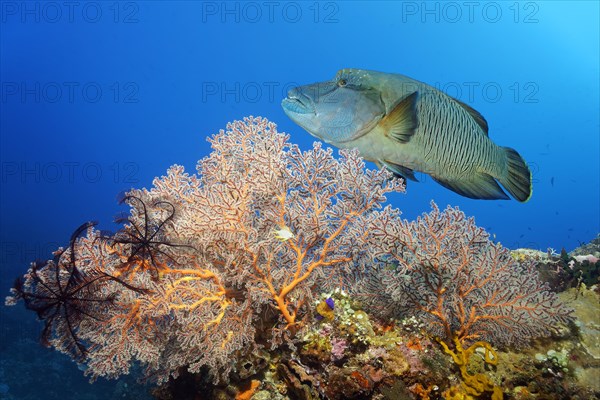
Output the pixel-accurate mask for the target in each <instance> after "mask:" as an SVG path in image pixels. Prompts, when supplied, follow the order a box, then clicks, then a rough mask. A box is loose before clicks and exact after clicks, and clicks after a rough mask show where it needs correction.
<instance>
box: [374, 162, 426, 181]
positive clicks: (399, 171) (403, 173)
mask: <svg viewBox="0 0 600 400" xmlns="http://www.w3.org/2000/svg"><path fill="white" fill-rule="evenodd" d="M378 164H380V165H383V166H385V167H386V168H387V169H389V170H390V171H392V172H393V173H394V175H396V176H399V177H400V178H402V179H404V182H406V179H407V178H408V179H410V180H411V181H415V182H419V180H418V179H417V178H416V177H415V172H414V171H413V170H412V169H410V168H407V167H403V166H402V165H399V164H394V163H393V162H390V161H388V160H383V161H379V162H378Z"/></svg>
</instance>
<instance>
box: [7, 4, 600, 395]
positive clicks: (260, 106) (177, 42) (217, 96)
mask: <svg viewBox="0 0 600 400" xmlns="http://www.w3.org/2000/svg"><path fill="white" fill-rule="evenodd" d="M0 12H1V13H0V18H1V21H0V74H1V76H0V78H1V79H0V80H1V93H0V107H1V108H0V185H1V189H0V268H1V269H0V294H2V296H4V295H5V294H6V293H7V291H8V288H9V287H10V285H11V284H12V281H13V279H14V278H15V277H16V276H17V275H19V274H22V273H23V272H24V271H25V270H26V269H27V267H28V263H29V262H30V261H31V260H34V259H37V258H47V257H49V253H50V252H51V251H53V250H54V249H56V248H57V247H58V246H59V245H65V244H66V242H67V241H68V237H69V235H70V234H71V232H72V231H73V229H74V228H75V227H77V226H78V225H79V224H80V223H81V222H83V221H86V220H98V221H100V227H101V228H105V229H114V225H113V224H112V217H113V216H114V215H115V214H116V213H117V212H118V211H119V210H120V207H119V206H118V204H117V201H116V196H117V194H118V193H119V192H121V191H123V190H127V189H129V188H131V187H149V186H150V184H151V181H152V179H153V178H154V177H155V176H160V175H162V174H163V173H164V172H165V170H166V169H167V168H168V167H169V166H170V165H172V164H174V163H178V164H182V165H184V166H185V167H186V168H187V169H188V170H189V171H195V163H196V161H197V160H198V159H199V158H202V157H204V156H206V155H208V153H209V151H210V148H209V144H208V143H207V142H206V140H205V138H206V137H207V136H209V135H212V134H214V133H216V132H218V130H219V129H222V128H224V127H225V125H226V123H227V122H229V121H233V120H235V119H241V118H243V117H244V116H248V115H255V116H257V115H260V116H263V117H266V118H268V119H270V120H272V121H273V122H275V123H277V124H278V127H279V130H280V131H285V132H287V133H289V134H290V135H291V141H292V142H295V143H298V144H299V145H300V146H301V147H302V148H303V149H308V148H309V147H310V146H311V144H312V142H313V141H314V139H313V137H311V136H310V135H308V134H307V133H306V132H305V131H303V130H302V129H301V128H300V127H298V126H297V125H295V124H294V123H293V122H292V121H291V120H289V119H288V118H287V117H286V116H285V114H284V113H283V111H282V109H281V107H280V102H281V99H282V98H284V97H285V95H286V91H287V89H289V88H290V87H292V86H296V85H299V84H307V83H311V82H317V81H323V80H327V79H330V78H332V77H333V76H334V75H335V73H336V71H337V70H339V69H341V68H347V67H352V68H364V69H373V70H378V71H384V72H395V73H402V74H405V75H408V76H410V77H412V78H415V79H418V80H421V81H423V82H426V83H428V84H430V85H433V86H435V87H437V88H440V89H441V90H444V91H446V92H447V93H448V94H450V95H452V96H454V97H457V98H459V99H460V100H461V101H463V102H466V103H468V104H469V105H471V106H473V107H474V108H475V109H477V110H478V111H480V112H481V113H482V114H483V115H484V116H485V117H486V119H487V121H488V123H489V126H490V131H489V132H490V137H491V138H492V139H493V140H494V141H495V142H496V143H498V144H500V145H504V146H510V147H514V148H515V149H517V150H518V151H519V152H520V153H521V155H522V156H523V157H524V158H525V159H526V160H527V161H528V163H529V165H530V168H531V170H532V172H533V179H534V189H533V197H532V198H531V200H530V201H529V202H528V203H525V204H520V203H518V202H516V201H514V200H511V201H477V200H471V199H467V198H463V197H460V196H459V195H457V194H454V193H452V192H450V191H448V190H446V189H444V188H442V187H441V186H440V185H438V184H437V183H435V182H433V181H432V180H431V179H430V178H428V177H427V176H424V175H423V176H420V180H421V182H420V183H412V182H411V184H410V185H409V187H408V189H407V193H406V194H404V195H397V196H392V197H391V198H390V201H391V203H392V204H393V205H394V206H396V207H398V208H400V209H401V210H402V211H403V213H404V216H405V217H406V218H409V219H413V218H415V217H416V216H417V215H419V214H421V213H423V212H426V211H429V210H430V206H429V202H430V200H431V199H434V200H435V201H436V202H437V204H439V205H440V206H441V207H444V206H445V205H446V204H450V205H457V206H459V207H460V208H461V209H462V210H463V211H464V212H465V213H466V214H467V215H470V216H474V217H475V218H476V221H477V223H478V224H479V225H480V226H483V227H485V228H486V229H487V230H488V231H489V232H490V233H491V234H493V235H495V238H496V240H498V241H500V242H502V243H503V244H504V245H506V246H508V247H510V248H518V247H530V248H535V249H541V250H544V251H545V250H546V249H547V248H549V247H550V248H554V249H556V250H560V249H561V248H563V247H564V248H566V249H567V250H572V249H573V248H575V247H577V246H578V245H579V244H580V243H583V242H587V241H589V240H591V239H593V238H594V237H596V235H597V234H598V232H599V231H600V156H599V154H600V138H599V136H600V135H599V130H600V125H599V110H600V104H599V76H600V71H599V37H600V32H599V13H600V10H599V4H598V2H595V1H580V2H578V1H551V2H550V1H548V2H544V1H533V2H528V1H521V2H513V1H508V2H487V1H481V2H480V1H475V2H460V1H459V2H420V1H416V2H412V1H406V2H360V1H331V2H328V1H326V2H312V1H309V2H261V1H258V2H221V1H217V2H211V1H208V2H160V1H148V2H143V1H131V2H129V1H125V2H113V1H106V2H104V1H102V2H99V1H97V2H94V1H92V2H62V1H60V2H37V1H33V2H21V1H2V2H0ZM370 167H371V168H373V167H374V166H373V165H370ZM22 309H23V307H22V306H21V305H20V306H19V307H18V309H10V310H6V309H4V308H3V309H2V311H1V313H0V316H1V318H2V320H1V324H2V341H4V343H3V346H4V348H2V347H0V349H1V350H2V353H3V354H6V353H5V351H6V350H7V348H8V347H9V346H12V343H13V341H16V340H17V337H18V336H20V335H22V336H21V337H18V340H19V341H27V340H29V341H35V340H36V335H37V334H38V332H39V329H37V328H36V329H35V330H34V329H29V328H31V327H32V326H33V325H35V322H34V321H33V319H34V317H33V314H32V313H27V314H25V313H24V312H22ZM30 314H31V315H30ZM23 315H25V317H23ZM22 318H28V319H29V320H27V321H24V322H18V324H17V322H16V321H21V319H22ZM15 324H17V325H15ZM19 324H22V325H19ZM32 343H33V342H32ZM20 345H21V346H24V348H25V347H27V346H25V345H23V344H22V343H21V344H20ZM27 348H29V347H27ZM29 351H30V352H31V355H29V359H30V360H31V368H32V370H31V371H32V372H31V373H32V375H36V374H41V373H48V371H44V370H43V369H41V370H36V366H37V367H39V368H41V367H40V365H47V364H43V363H38V364H36V363H35V360H39V359H41V358H43V357H55V359H56V360H57V361H56V362H57V363H61V362H63V361H64V360H65V358H64V357H62V356H59V355H57V354H54V353H52V354H53V355H49V351H48V350H45V349H43V348H41V347H39V349H38V348H35V349H30V350H29ZM2 359H3V361H2V369H0V386H1V385H2V384H5V385H8V386H10V391H12V392H14V391H15V390H25V389H24V388H17V387H16V386H15V383H14V382H13V381H10V379H8V378H7V377H10V376H11V374H10V371H8V370H7V369H10V365H11V364H10V360H6V358H4V357H3V358H2ZM19 362H21V363H27V359H24V360H20V361H19ZM57 365H58V366H57V367H56V368H57V369H58V372H57V373H64V374H67V375H68V376H72V379H73V380H75V381H76V382H79V380H80V381H81V382H85V380H84V379H83V378H81V377H80V376H79V375H81V374H80V372H79V371H77V369H76V366H74V365H70V364H67V366H64V365H63V366H61V365H59V364H57ZM69 365H70V369H68V368H69ZM20 368H22V366H21V367H20ZM61 368H67V369H64V370H61ZM61 371H66V372H61ZM77 384H79V383H73V385H77ZM82 385H83V383H82ZM100 385H102V384H100ZM108 385H109V386H110V387H113V386H114V382H113V383H109V384H108ZM75 387H77V386H75ZM82 387H83V386H82ZM97 387H98V386H97ZM100 387H101V386H100ZM3 390H4V389H3V387H0V398H2V396H3V394H2V391H3ZM111 390H112V389H111ZM21 393H24V392H21ZM22 396H24V395H22ZM16 398H19V397H16ZM99 398H102V397H99Z"/></svg>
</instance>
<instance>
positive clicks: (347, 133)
mask: <svg viewBox="0 0 600 400" xmlns="http://www.w3.org/2000/svg"><path fill="white" fill-rule="evenodd" d="M360 71H361V70H341V71H339V72H338V73H337V75H336V76H335V78H334V79H332V80H330V81H325V82H320V83H314V84H311V85H305V86H298V87H295V88H293V89H291V90H290V91H289V92H288V95H287V98H285V99H284V100H283V101H282V103H281V106H282V107H283V110H284V112H285V113H286V114H287V116H288V117H290V119H291V120H292V121H294V122H295V123H296V124H298V125H300V126H301V127H302V128H304V129H305V130H306V131H307V132H308V133H310V134H311V135H313V136H315V137H317V138H319V139H321V140H323V141H325V142H327V143H332V144H337V143H344V142H350V141H352V140H355V139H357V138H359V137H361V136H362V135H364V134H366V133H368V132H369V131H371V130H372V129H373V128H374V127H375V126H376V125H377V123H378V122H379V121H380V120H381V118H382V117H383V116H384V115H385V105H384V103H383V100H382V98H381V94H380V91H379V90H377V89H376V88H375V87H373V86H371V85H370V84H369V83H370V82H369V79H368V78H369V76H368V74H365V73H361V72H360Z"/></svg>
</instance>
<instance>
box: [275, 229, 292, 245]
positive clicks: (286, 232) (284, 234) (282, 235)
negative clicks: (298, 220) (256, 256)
mask: <svg viewBox="0 0 600 400" xmlns="http://www.w3.org/2000/svg"><path fill="white" fill-rule="evenodd" d="M275 237H276V238H277V239H279V240H281V241H282V242H285V241H286V240H290V239H292V238H293V237H294V233H293V232H292V231H291V230H290V228H288V227H287V226H282V227H281V228H279V229H278V230H276V231H275Z"/></svg>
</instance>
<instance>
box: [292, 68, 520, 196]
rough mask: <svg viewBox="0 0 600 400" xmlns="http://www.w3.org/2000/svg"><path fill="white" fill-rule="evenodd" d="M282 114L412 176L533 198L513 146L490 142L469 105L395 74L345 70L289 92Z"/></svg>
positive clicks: (465, 191)
mask: <svg viewBox="0 0 600 400" xmlns="http://www.w3.org/2000/svg"><path fill="white" fill-rule="evenodd" d="M282 107H283V109H284V111H285V113H286V114H287V115H288V116H289V117H290V118H291V119H292V120H293V121H294V122H295V123H297V124H298V125H300V126H301V127H302V128H304V129H305V130H307V131H308V132H309V133H310V134H311V135H313V136H315V137H317V138H319V139H321V140H323V141H325V142H326V143H330V144H332V145H334V146H336V147H339V148H356V149H358V150H359V152H360V154H361V156H362V157H363V158H365V159H366V160H369V161H373V162H375V163H376V164H377V165H378V166H379V167H382V166H385V167H386V168H388V169H390V170H391V171H392V172H394V173H395V174H396V175H399V176H402V177H403V178H405V179H411V180H416V178H415V175H414V172H415V171H419V172H423V173H426V174H428V175H430V176H431V177H432V178H433V179H434V180H435V181H437V182H438V183H440V184H441V185H443V186H444V187H446V188H448V189H450V190H453V191H454V192H456V193H458V194H461V195H463V196H466V197H470V198H473V199H509V197H508V196H507V195H506V193H505V192H504V190H502V188H501V187H500V185H499V184H498V182H499V183H500V184H501V185H502V186H503V187H504V188H505V189H506V190H507V191H508V192H509V193H510V194H511V195H512V196H513V197H514V198H515V199H517V200H518V201H521V202H525V201H527V200H529V198H530V197H531V172H530V170H529V168H528V167H527V164H526V163H525V160H524V159H523V158H522V157H521V156H520V155H519V153H517V152H516V151H515V150H513V149H511V148H509V147H502V146H498V145H497V144H495V143H494V142H493V141H492V140H491V139H490V138H489V136H488V124H487V122H486V120H485V118H484V117H483V116H482V115H481V114H480V113H479V112H477V111H475V110H474V109H473V108H471V107H470V106H468V105H467V104H465V103H463V102H461V101H459V100H457V99H454V98H452V97H450V96H448V95H446V94H445V93H443V92H441V91H439V90H437V89H435V88H434V87H432V86H429V85H427V84H425V83H422V82H419V81H416V80H414V79H411V78H408V77H406V76H403V75H399V74H387V73H382V72H376V71H366V70H360V69H342V70H340V71H339V72H338V73H337V75H336V77H335V78H334V79H333V80H331V81H326V82H321V83H315V84H312V85H306V86H300V87H296V88H294V89H291V90H290V91H289V92H288V96H287V98H286V99H284V100H283V102H282Z"/></svg>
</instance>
